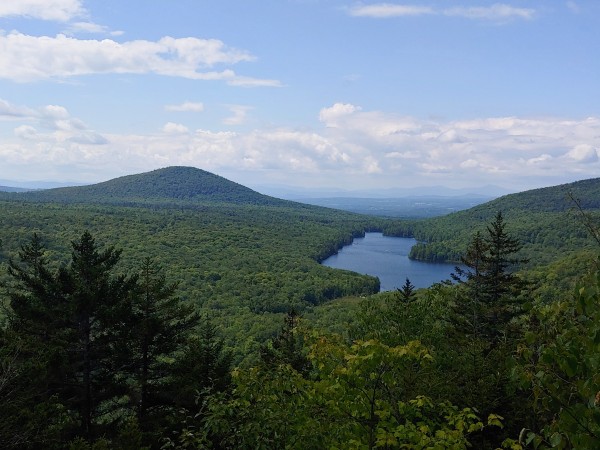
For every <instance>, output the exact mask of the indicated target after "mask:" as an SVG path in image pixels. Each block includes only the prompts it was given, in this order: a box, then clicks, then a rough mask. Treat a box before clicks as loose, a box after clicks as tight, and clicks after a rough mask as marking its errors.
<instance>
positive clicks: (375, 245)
mask: <svg viewBox="0 0 600 450" xmlns="http://www.w3.org/2000/svg"><path fill="white" fill-rule="evenodd" d="M416 242H417V241H415V240H414V239H412V238H399V237H389V236H384V235H383V234H382V233H366V234H365V237H364V238H357V239H354V241H353V242H352V244H351V245H347V246H345V247H343V248H342V249H341V250H340V251H339V252H338V253H337V254H336V255H333V256H331V257H329V258H327V259H326V260H325V261H323V265H324V266H327V267H333V268H336V269H346V270H352V271H353V272H358V273H362V274H366V275H373V276H376V277H379V280H380V282H381V290H382V291H391V290H394V289H398V288H400V287H402V285H403V284H404V282H405V281H406V278H409V279H410V281H411V283H412V284H414V285H415V286H416V287H417V288H422V287H429V286H431V285H432V284H434V283H437V282H440V281H443V280H447V279H449V278H450V273H452V272H453V271H454V264H440V263H427V262H422V261H413V260H410V259H408V254H409V252H410V249H411V247H412V246H413V245H415V244H416Z"/></svg>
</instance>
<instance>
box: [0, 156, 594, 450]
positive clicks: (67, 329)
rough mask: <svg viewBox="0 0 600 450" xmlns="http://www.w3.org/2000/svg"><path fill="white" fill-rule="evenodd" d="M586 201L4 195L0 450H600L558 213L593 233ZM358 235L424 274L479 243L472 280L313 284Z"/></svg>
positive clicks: (573, 276)
mask: <svg viewBox="0 0 600 450" xmlns="http://www.w3.org/2000/svg"><path fill="white" fill-rule="evenodd" d="M599 184H600V180H587V181H584V182H580V183H573V184H570V185H565V186H557V187H553V188H547V189H538V190H535V191H529V192H525V193H521V194H514V195H509V196H505V197H502V198H499V199H497V200H494V201H492V202H489V203H486V204H482V205H479V206H476V207H474V208H471V209H469V210H466V211H461V212H457V213H454V214H450V215H447V216H444V217H438V218H435V219H428V220H421V221H401V220H391V219H384V218H377V217H374V216H366V215H360V214H354V213H350V212H345V211H339V210H335V209H329V208H323V207H318V206H310V205H304V204H301V203H295V202H290V201H283V200H278V199H274V198H271V197H267V196H263V195H261V194H258V193H256V192H254V191H252V190H250V189H247V188H245V187H243V186H240V185H238V184H236V183H232V182H230V181H228V180H226V179H224V178H221V177H218V176H216V175H213V174H210V173H208V172H204V171H201V170H198V169H193V168H185V167H171V168H166V169H161V170H157V171H153V172H149V173H145V174H139V175H132V176H127V177H122V178H117V179H115V180H111V181H108V182H105V183H99V184H96V185H91V186H83V187H73V188H62V189H50V190H47V191H41V192H30V193H4V194H2V195H0V240H1V241H2V246H1V247H0V273H1V275H0V285H1V287H2V289H1V290H0V292H1V294H0V299H1V301H2V305H1V306H2V309H1V310H0V311H2V313H0V314H1V317H0V319H2V320H1V323H2V327H1V328H0V381H1V383H0V401H1V403H2V405H3V408H2V409H1V411H0V419H2V420H1V421H0V422H1V423H2V426H0V441H2V442H3V445H0V446H3V448H4V447H7V448H19V449H21V448H24V449H32V450H33V449H37V448H56V449H63V448H69V449H75V448H77V449H79V448H81V449H91V448H115V449H121V448H122V449H126V448H152V449H154V448H157V449H158V448H224V449H225V448H259V447H260V448H359V447H360V448H425V447H426V448H481V449H492V448H500V447H501V446H502V448H514V449H521V450H523V449H524V448H525V447H524V446H522V445H521V444H520V443H518V442H517V441H516V439H520V437H522V438H523V439H526V440H527V441H528V442H530V443H531V442H535V443H536V445H537V443H542V441H543V440H544V442H559V441H561V442H566V443H567V444H565V445H564V446H562V447H560V448H598V444H599V443H600V438H599V437H598V436H600V433H599V432H598V420H597V418H598V410H597V402H596V399H597V398H598V373H599V359H598V357H597V355H598V338H597V336H599V335H600V325H598V324H600V307H599V306H598V305H600V301H598V300H599V295H598V292H600V281H599V280H600V275H599V274H598V272H597V266H594V264H592V263H590V260H591V259H592V256H593V255H594V254H597V248H594V247H593V240H590V239H589V237H588V236H587V230H586V227H585V226H584V225H582V223H581V214H580V213H579V212H578V210H577V208H575V210H574V208H573V206H576V205H574V204H573V201H572V200H569V196H568V195H567V194H568V193H572V195H573V196H574V197H576V198H580V199H581V203H580V205H582V207H583V208H584V210H585V213H586V214H589V215H593V216H594V217H596V218H600V215H599V211H600V205H599V204H598V199H599V195H598V193H599V192H600V191H599ZM497 211H502V213H503V216H504V218H505V222H502V220H501V218H499V217H500V216H496V213H497ZM586 217H587V216H586ZM492 220H495V222H493V223H492ZM494 224H495V225H496V227H494ZM490 225H491V228H490ZM504 225H506V227H505V228H504ZM588 225H590V227H589V228H592V229H595V230H597V227H595V226H594V225H593V223H592V224H588ZM371 230H385V231H386V232H387V233H388V234H401V235H414V236H415V237H417V238H418V239H419V240H421V241H422V242H421V244H419V245H417V246H416V247H415V250H414V252H415V255H413V256H416V257H419V258H423V259H432V260H438V259H456V260H457V259H459V258H460V256H461V255H462V254H464V253H465V248H467V246H468V244H469V243H470V242H471V243H472V242H473V241H472V237H473V234H474V233H475V232H476V231H478V230H481V231H482V233H481V234H482V235H483V236H484V238H483V240H480V241H479V246H478V247H477V248H475V247H473V246H471V247H470V249H471V250H472V251H471V252H470V253H469V255H470V259H469V261H470V262H471V265H468V266H467V267H468V268H473V267H475V262H476V263H477V272H468V271H465V272H463V273H464V274H466V275H465V277H464V278H463V279H461V280H460V282H458V281H459V280H456V281H457V283H455V284H450V283H438V284H435V285H434V286H432V287H430V288H427V289H419V290H414V289H411V288H410V283H409V282H408V280H407V283H406V285H405V286H403V288H402V289H401V290H400V291H398V292H383V293H378V290H379V282H378V280H377V279H376V278H373V277H369V276H363V275H359V274H356V273H352V272H348V271H343V270H335V269H331V268H328V267H324V266H321V265H320V264H319V261H321V260H322V259H323V258H325V257H327V256H328V255H331V254H333V253H334V252H335V251H337V250H338V249H339V248H340V247H341V246H342V245H344V244H347V243H350V242H351V241H352V239H353V238H354V237H356V236H361V235H363V234H364V233H365V232H366V231H371ZM492 230H495V231H492ZM34 233H36V236H39V239H38V238H37V237H36V238H33V239H32V236H33V235H34ZM514 238H518V239H519V240H521V241H522V242H523V243H524V248H523V250H522V253H524V254H523V255H519V258H516V259H513V258H512V257H513V256H514V254H515V253H519V249H518V247H519V245H518V242H517V241H516V240H514ZM511 242H513V244H511ZM514 243H516V244H514ZM113 246H114V247H116V248H117V249H120V250H122V252H120V251H119V250H114V248H113ZM473 249H474V250H473ZM493 255H500V258H499V259H498V260H495V259H494V258H493V257H492V256H493ZM522 257H529V258H530V259H531V260H532V262H531V263H530V265H529V266H528V267H526V269H527V270H521V269H523V267H518V266H515V264H513V262H514V261H516V260H520V259H521V258H522ZM496 262H497V264H496ZM495 264H496V265H495ZM594 268H596V272H595V273H593V275H592V277H588V278H586V277H585V274H586V273H588V272H589V271H590V270H592V271H593V270H594ZM496 269H498V270H496ZM574 280H577V281H578V282H579V284H577V285H575V284H574ZM572 292H574V293H575V295H572ZM234 368H235V370H233V369H234ZM538 399H539V401H537V400H538ZM471 408H472V409H471ZM562 411H566V412H567V414H568V417H567V416H564V415H562V413H561V412H562ZM572 417H577V418H578V422H577V423H574V422H573V421H572V420H571V418H572ZM581 424H583V426H582V425H581ZM7 442H8V443H9V444H6V443H7ZM535 448H558V447H557V446H556V445H551V446H545V444H544V445H540V446H537V447H535Z"/></svg>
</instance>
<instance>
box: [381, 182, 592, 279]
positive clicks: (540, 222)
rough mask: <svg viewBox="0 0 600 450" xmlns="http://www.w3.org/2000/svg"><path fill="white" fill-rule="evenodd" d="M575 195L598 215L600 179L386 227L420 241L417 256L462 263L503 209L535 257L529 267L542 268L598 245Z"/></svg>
mask: <svg viewBox="0 0 600 450" xmlns="http://www.w3.org/2000/svg"><path fill="white" fill-rule="evenodd" d="M572 198H581V199H583V202H582V203H581V205H580V206H581V208H582V209H583V210H584V211H586V212H587V213H590V217H592V218H598V217H599V214H600V203H599V202H598V200H597V199H598V198H600V179H598V178H596V179H591V180H584V181H579V182H576V183H570V184H566V185H561V186H553V187H548V188H543V189H534V190H530V191H526V192H521V193H518V194H511V195H506V196H503V197H500V198H498V199H496V200H493V201H490V202H487V203H484V204H481V205H477V206H475V207H473V208H470V209H467V210H464V211H459V212H456V213H452V214H448V215H446V216H442V217H435V218H431V219H426V220H420V221H411V222H403V223H401V224H398V225H395V226H386V230H389V231H388V234H390V235H397V236H407V235H408V236H412V237H414V238H415V239H417V240H418V241H419V243H418V244H417V245H415V246H414V247H413V248H412V249H411V253H410V257H411V258H414V259H418V260H425V261H433V262H442V261H456V262H458V261H459V260H460V259H459V258H460V256H461V255H462V252H463V249H464V248H465V247H466V246H467V244H468V242H469V240H470V239H471V237H472V235H473V233H474V232H477V231H480V232H481V233H484V232H485V231H486V229H485V224H486V223H490V222H491V221H492V220H493V219H494V216H495V214H496V212H497V211H503V212H505V219H506V220H507V221H508V222H509V223H510V224H511V234H512V235H513V237H514V238H515V239H517V240H518V241H519V242H521V243H522V244H523V251H522V253H521V254H522V256H523V257H524V258H526V259H528V260H529V261H530V262H529V264H527V265H526V266H523V267H527V268H530V267H539V266H542V265H545V264H548V263H551V262H554V261H556V260H558V259H561V258H564V257H565V256H566V255H568V254H570V253H574V252H578V251H581V250H583V249H589V248H590V247H591V245H592V243H591V242H590V241H589V236H588V235H587V233H586V230H585V229H584V228H583V227H581V226H580V223H579V220H580V219H579V218H578V217H576V216H575V215H574V214H572V213H571V212H572V209H573V206H574V204H573V201H572Z"/></svg>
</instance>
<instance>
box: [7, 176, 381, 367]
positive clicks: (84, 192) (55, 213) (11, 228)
mask: <svg viewBox="0 0 600 450" xmlns="http://www.w3.org/2000/svg"><path fill="white" fill-rule="evenodd" d="M3 198H4V200H0V202H1V211H2V214H1V216H0V224H1V229H2V236H1V239H2V241H3V246H2V248H1V249H0V261H4V262H7V261H8V259H9V258H13V259H14V258H15V257H16V254H17V251H18V249H19V247H20V245H22V244H23V243H24V242H27V240H28V239H29V238H30V237H31V235H32V234H33V233H34V232H35V233H37V234H38V235H39V236H40V238H41V239H42V241H43V242H44V243H45V245H46V246H47V248H48V258H49V261H51V263H52V264H53V265H55V266H58V265H60V264H61V263H65V262H66V260H67V259H68V256H69V245H70V242H71V241H72V240H73V239H75V238H76V237H77V236H79V235H80V234H81V233H82V232H84V231H86V230H87V231H89V232H91V233H92V234H93V235H94V236H95V237H96V238H97V239H98V240H99V241H100V242H105V243H107V244H110V245H115V246H117V247H118V248H121V249H122V250H123V258H122V261H121V267H122V269H123V270H131V269H134V268H137V267H138V266H139V264H140V262H141V261H142V260H143V259H144V258H146V257H150V258H153V260H155V261H156V263H157V264H160V265H161V266H164V267H165V270H166V275H167V277H168V278H169V279H170V280H172V281H176V282H177V283H178V284H179V294H180V295H181V297H183V298H184V299H189V300H191V301H193V302H194V303H195V304H196V305H197V306H198V307H199V308H200V309H201V310H203V311H210V312H211V314H212V315H214V316H215V317H219V318H220V317H222V318H223V320H222V321H220V323H221V325H222V326H223V328H224V329H225V330H226V335H227V336H228V342H229V343H230V345H231V346H235V347H236V348H235V350H236V356H237V358H243V357H245V356H247V355H250V354H253V349H254V350H256V348H258V345H259V343H261V342H263V341H264V340H265V339H267V338H268V337H269V336H271V335H272V334H273V333H274V332H275V330H276V329H277V327H278V326H279V322H280V320H281V314H283V313H285V312H287V311H289V310H290V308H292V307H295V308H297V309H299V310H304V309H305V308H307V307H312V306H314V305H317V304H320V303H323V302H324V301H327V300H331V299H333V298H337V297H341V296H344V295H362V294H369V293H373V292H377V291H378V290H379V282H378V280H377V279H375V278H372V277H368V276H363V275H359V274H356V273H351V272H344V271H336V270H333V269H330V268H327V267H323V266H321V265H320V264H319V263H318V262H319V261H320V260H322V259H323V258H325V257H327V256H329V255H331V254H332V253H334V252H335V251H336V250H337V249H338V248H339V247H341V246H342V245H344V244H346V243H349V242H351V240H352V238H353V237H354V236H359V235H362V234H363V233H364V231H365V230H368V229H372V228H377V227H380V226H381V223H380V222H381V221H380V220H378V219H374V218H370V217H367V216H360V215H357V214H351V213H345V212H341V211H335V210H331V209H326V208H320V207H316V206H309V205H302V204H300V203H294V202H289V201H284V200H277V199H274V198H271V197H266V196H263V195H261V194H259V193H256V192H254V191H252V190H250V189H248V188H245V187H243V186H240V185H238V184H235V183H232V182H230V181H228V180H225V179H223V178H221V177H217V176H216V175H213V174H209V173H207V172H204V171H201V170H199V169H193V168H184V167H174V168H167V169H161V170H157V171H154V172H149V173H146V174H140V175H132V176H128V177H123V178H118V179H115V180H111V181H108V182H105V183H100V184H97V185H92V186H82V187H71V188H60V189H50V190H46V191H40V192H28V193H19V194H6V196H5V197H3ZM3 272H5V271H3ZM257 315H260V317H262V319H261V320H260V321H256V317H257ZM240 342H244V344H243V345H240Z"/></svg>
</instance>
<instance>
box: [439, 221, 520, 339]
mask: <svg viewBox="0 0 600 450" xmlns="http://www.w3.org/2000/svg"><path fill="white" fill-rule="evenodd" d="M486 230H487V233H486V234H485V235H483V236H482V234H481V233H480V232H477V233H476V234H475V235H474V236H473V238H472V240H471V242H470V243H469V246H468V247H467V251H466V252H465V255H464V256H463V257H462V258H461V262H462V264H463V265H464V266H465V267H466V268H462V267H456V268H455V272H454V273H453V274H452V275H451V276H452V278H453V279H454V280H455V281H457V282H458V283H459V284H462V285H463V286H464V288H465V290H466V300H467V302H468V305H467V304H465V303H464V302H463V303H462V304H461V305H459V308H460V307H465V306H466V310H465V311H464V313H463V314H462V315H463V318H465V319H468V321H469V323H470V327H471V328H472V330H473V332H474V333H475V334H483V335H484V336H486V337H487V338H489V339H491V340H495V339H498V338H499V336H500V335H501V334H502V333H503V332H504V328H505V326H506V324H507V323H508V322H509V321H510V319H511V318H512V317H513V316H514V315H515V314H516V313H517V312H518V307H517V305H516V298H517V296H518V294H519V292H520V290H521V289H522V288H523V287H524V285H523V282H522V281H521V279H520V278H519V277H517V276H516V275H515V274H514V272H513V271H512V269H513V268H514V267H515V266H516V265H518V264H521V263H526V262H527V260H526V259H523V258H518V257H516V254H517V253H518V252H519V251H520V250H521V247H522V245H521V243H520V242H519V241H518V240H517V239H515V238H513V237H511V236H510V235H509V234H508V233H507V232H506V223H505V222H504V218H503V217H502V213H501V212H498V213H497V214H496V216H495V218H494V221H493V222H491V224H490V225H488V226H487V229H486ZM458 314H459V315H461V312H460V311H458ZM469 316H470V317H469Z"/></svg>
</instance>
